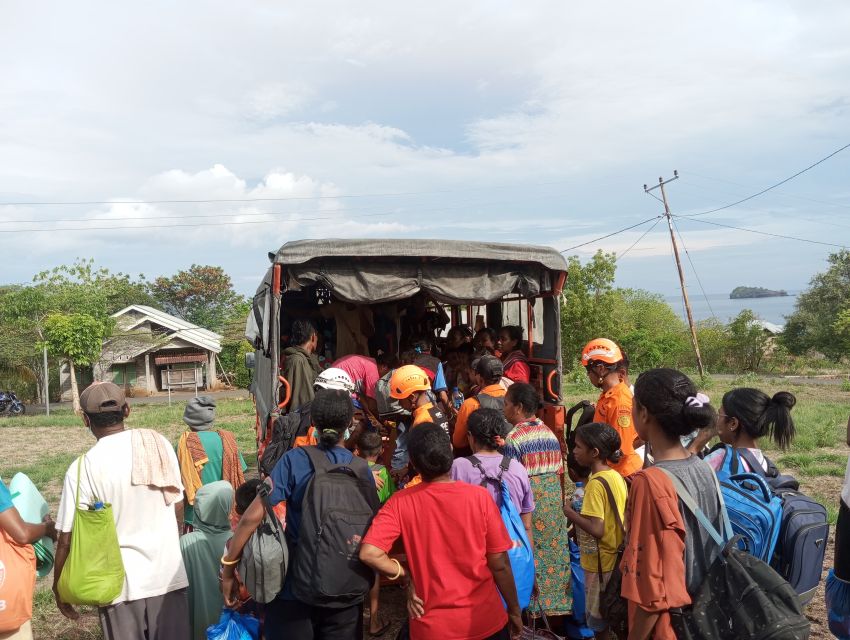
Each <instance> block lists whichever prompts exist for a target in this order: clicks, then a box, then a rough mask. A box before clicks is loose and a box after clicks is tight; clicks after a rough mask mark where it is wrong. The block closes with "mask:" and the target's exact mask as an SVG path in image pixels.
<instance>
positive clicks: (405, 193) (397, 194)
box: [0, 180, 569, 207]
mask: <svg viewBox="0 0 850 640" xmlns="http://www.w3.org/2000/svg"><path fill="white" fill-rule="evenodd" d="M566 182H569V181H568V180H555V181H552V182H536V183H533V184H528V185H495V186H486V187H466V188H463V189H435V190H429V191H398V192H390V193H386V192H385V193H352V194H346V195H334V196H288V197H281V198H198V199H186V200H76V201H56V202H47V201H42V202H0V206H9V207H11V206H17V207H36V206H51V205H56V206H60V205H63V206H64V205H97V204H205V203H215V202H223V203H228V202H229V203H233V202H286V201H288V200H337V199H342V198H391V197H400V196H421V195H431V194H439V193H464V192H467V191H493V190H494V189H517V188H528V187H545V186H549V185H553V184H564V183H566Z"/></svg>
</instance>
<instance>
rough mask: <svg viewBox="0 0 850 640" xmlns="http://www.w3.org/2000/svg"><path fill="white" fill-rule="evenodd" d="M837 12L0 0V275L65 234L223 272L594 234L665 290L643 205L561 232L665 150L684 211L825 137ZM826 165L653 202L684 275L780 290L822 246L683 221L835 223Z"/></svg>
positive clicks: (27, 276)
mask: <svg viewBox="0 0 850 640" xmlns="http://www.w3.org/2000/svg"><path fill="white" fill-rule="evenodd" d="M849 31H850V3H847V2H845V1H843V0H822V1H820V2H817V3H812V2H803V1H799V2H797V1H785V0H770V1H764V2H754V1H748V0H717V1H715V2H711V3H682V2H672V1H670V2H667V1H656V0H650V1H649V2H643V3H634V2H612V3H607V4H605V5H598V4H593V3H584V4H582V3H578V4H577V3H563V2H535V1H529V2H522V3H520V2H515V3H508V2H499V1H493V0H491V1H490V2H475V1H470V2H464V3H458V2H440V1H431V2H428V3H409V2H408V3H389V2H369V1H363V2H358V3H350V2H321V1H313V2H309V3H308V2H289V3H281V2H256V1H249V0H244V1H242V2H239V3H235V2H212V1H205V2H191V1H190V2H180V3H173V2H160V1H152V2H145V3H94V2H86V1H81V2H73V3H68V2H50V1H46V2H40V3H5V4H4V5H3V7H2V8H0V74H2V75H0V77H2V81H0V203H18V204H11V205H2V206H0V242H2V249H0V283H24V282H28V281H30V280H31V278H32V276H33V275H34V274H35V273H37V272H39V271H41V270H43V269H46V268H49V267H52V266H56V265H58V264H63V263H70V262H72V261H73V260H74V259H75V258H77V257H81V258H94V259H95V261H96V263H97V264H98V265H102V266H105V267H107V268H109V269H110V270H112V271H121V272H125V273H130V274H134V275H135V274H139V273H143V274H144V275H145V276H147V277H155V276H158V275H169V274H172V273H174V272H175V271H177V270H179V269H185V268H187V267H189V266H190V265H191V264H193V263H197V264H216V265H221V266H222V267H223V268H224V269H225V270H226V271H227V272H228V273H229V274H230V275H231V276H232V278H233V281H234V285H235V287H236V288H237V290H239V291H240V292H242V293H251V292H253V290H254V289H255V287H256V285H257V284H258V283H259V280H260V278H261V275H262V274H263V272H264V271H265V269H266V268H267V265H268V258H267V256H266V254H267V252H268V251H274V250H276V249H277V248H278V247H279V246H280V245H282V244H283V243H285V242H287V241H289V240H296V239H302V238H328V237H330V238H359V237H423V238H426V237H427V238H453V239H466V240H482V241H493V242H519V243H534V244H544V245H549V246H552V247H554V248H556V249H558V250H564V249H569V251H566V252H565V255H577V256H579V257H580V258H581V259H582V260H586V259H587V258H588V257H589V256H590V255H592V253H593V252H594V251H596V250H597V249H603V250H605V251H616V252H618V253H619V254H620V256H621V257H620V261H619V267H618V273H617V283H618V284H619V285H621V286H627V287H641V288H644V289H648V290H650V291H655V292H659V293H663V294H665V295H669V294H671V293H675V291H676V288H677V286H678V280H677V276H676V271H675V267H674V263H673V259H672V256H671V253H670V236H669V232H668V230H667V226H666V223H665V222H664V221H660V223H659V224H657V225H655V226H654V227H653V228H652V230H651V231H650V232H649V233H647V234H646V235H645V236H643V234H644V232H645V231H647V230H649V229H650V227H651V226H652V225H653V223H654V222H655V221H654V220H652V221H650V222H648V223H646V224H644V225H643V226H640V227H636V228H635V229H633V230H630V231H628V232H624V233H621V234H618V235H615V236H612V237H610V238H607V239H604V240H601V241H598V242H595V243H590V244H586V245H584V246H581V247H578V248H575V249H572V247H575V246H576V245H581V244H583V243H587V242H588V241H591V240H593V239H595V238H599V237H600V236H603V235H606V234H609V233H611V232H613V231H617V230H618V229H622V228H624V227H627V226H630V225H634V224H637V223H639V222H641V221H643V220H647V219H650V218H653V217H654V216H658V215H659V214H660V213H662V212H663V206H662V204H661V203H660V202H659V201H657V200H656V199H653V198H652V197H651V196H649V195H647V194H645V193H644V189H643V185H644V184H649V185H653V184H657V182H658V179H659V177H660V176H663V177H665V178H671V177H672V176H673V171H674V170H677V171H678V173H679V176H680V177H679V179H678V180H676V181H674V182H672V183H670V184H668V185H667V187H666V189H667V195H668V198H669V201H670V206H671V209H672V211H673V213H674V214H677V215H689V214H693V213H700V212H703V211H707V210H710V209H714V208H717V207H720V206H723V205H726V204H728V203H731V202H734V201H736V200H740V199H742V198H744V197H746V196H749V195H751V194H753V193H756V192H758V191H760V190H762V189H764V188H765V187H768V186H770V185H772V184H774V183H776V182H778V181H780V180H782V179H784V178H786V177H788V176H790V175H792V174H794V173H796V172H797V171H799V170H801V169H803V168H805V167H807V166H809V165H810V164H812V163H814V162H816V161H817V160H819V159H821V158H823V157H824V156H827V155H828V154H830V153H832V152H833V151H835V150H836V149H838V148H840V147H842V146H844V145H846V144H847V143H849V142H850V39H848V38H847V33H848V32H849ZM849 176H850V149H848V150H846V151H844V152H842V153H839V154H837V155H836V156H835V157H833V158H831V159H830V160H827V161H826V162H824V163H823V164H821V165H819V166H817V167H815V168H814V169H812V170H811V171H808V172H807V173H805V174H803V175H802V176H800V177H799V178H796V179H795V180H792V181H790V182H788V183H787V184H785V185H782V186H781V187H779V188H778V189H776V190H773V191H771V192H769V193H768V194H765V195H764V196H760V197H758V198H754V199H752V200H749V201H747V202H745V203H743V204H741V205H738V206H734V207H730V208H728V209H724V210H722V211H718V212H715V213H712V214H709V215H705V216H700V217H699V218H694V219H691V220H687V219H680V220H679V221H677V225H678V229H679V231H680V234H681V241H682V242H683V244H684V247H685V248H686V249H687V255H684V252H683V260H684V261H685V268H686V277H687V278H688V279H689V284H693V283H694V280H695V274H696V275H698V276H699V280H700V281H701V283H702V285H703V287H704V288H705V290H706V291H708V292H710V293H718V292H720V293H723V292H727V291H730V290H731V289H732V288H733V287H735V286H737V285H749V286H764V287H769V288H776V289H779V288H782V289H787V290H789V291H796V290H800V289H803V288H805V286H806V284H807V283H808V281H809V280H810V278H811V277H812V276H813V275H814V274H815V273H817V272H818V271H822V270H824V269H825V268H826V258H827V256H828V255H829V254H830V253H831V252H834V251H837V250H838V247H835V246H826V245H823V244H812V243H804V242H800V241H794V240H786V239H780V238H775V237H770V236H764V235H757V234H753V233H747V232H743V231H737V230H732V229H728V228H724V227H719V226H713V225H711V224H707V222H713V223H717V224H723V225H733V226H739V227H746V228H749V229H756V230H760V231H764V232H767V233H774V234H779V235H786V236H795V237H799V238H805V239H810V240H816V241H818V242H824V243H831V244H835V245H843V246H850V181H848V177H849ZM653 193H655V194H656V195H658V190H656V191H655V192H653ZM263 199H265V200H263ZM168 200H171V201H174V200H183V201H197V200H215V201H217V202H203V203H200V202H179V203H177V202H162V201H168ZM223 200H230V202H222V201H223ZM32 203H47V204H32ZM57 203H90V204H57ZM697 220H700V221H701V222H697ZM225 223H227V224H225ZM636 242H637V244H635V243H636ZM627 250H628V251H627ZM623 254H624V255H623ZM688 256H689V257H690V261H691V262H692V263H693V267H692V266H691V264H690V262H689V261H688V260H687V258H688ZM692 295H693V294H692Z"/></svg>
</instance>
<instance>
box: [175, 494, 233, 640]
mask: <svg viewBox="0 0 850 640" xmlns="http://www.w3.org/2000/svg"><path fill="white" fill-rule="evenodd" d="M232 506H233V487H232V486H231V484H230V483H229V482H227V481H226V480H219V481H217V482H211V483H210V484H206V485H204V486H203V487H201V488H200V489H198V493H196V494H195V520H194V527H195V530H194V531H193V532H192V533H187V534H186V535H185V536H183V537H182V538H180V551H181V553H182V554H183V563H184V564H185V565H186V574H187V575H188V577H189V622H190V624H191V625H192V638H193V639H194V640H206V637H207V635H206V630H207V627H209V626H210V625H213V624H215V623H216V622H218V618H219V615H220V614H221V608H222V607H223V606H224V599H223V598H222V595H221V590H220V589H219V585H218V569H219V563H220V559H221V556H222V555H223V554H224V547H225V544H227V541H228V540H229V539H230V536H231V534H232V531H231V529H230V509H231V507H232Z"/></svg>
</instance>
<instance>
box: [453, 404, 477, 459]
mask: <svg viewBox="0 0 850 640" xmlns="http://www.w3.org/2000/svg"><path fill="white" fill-rule="evenodd" d="M477 405H478V401H477V400H475V399H474V398H469V399H468V400H464V402H463V404H462V405H461V406H460V411H458V412H457V421H456V422H455V432H454V433H453V434H452V446H453V447H454V448H455V449H465V448H467V447H468V446H469V443H468V442H467V441H466V432H467V421H468V420H469V415H470V414H471V413H472V412H473V411H475V410H476V409H477V408H478V406H477Z"/></svg>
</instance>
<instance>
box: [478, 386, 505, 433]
mask: <svg viewBox="0 0 850 640" xmlns="http://www.w3.org/2000/svg"><path fill="white" fill-rule="evenodd" d="M475 399H476V400H478V405H479V408H481V409H495V410H496V411H498V412H499V413H501V414H503V415H504V411H505V396H489V395H487V394H486V393H479V394H478V395H477V396H475ZM513 428H514V425H512V424H511V423H510V422H508V419H507V418H505V424H504V435H507V434H509V433H510V432H511V430H512V429H513Z"/></svg>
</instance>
